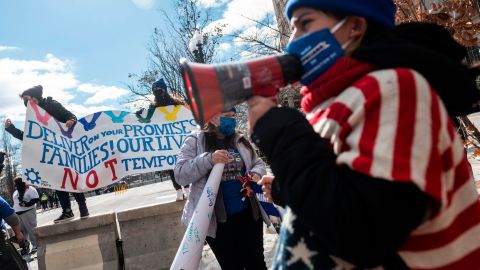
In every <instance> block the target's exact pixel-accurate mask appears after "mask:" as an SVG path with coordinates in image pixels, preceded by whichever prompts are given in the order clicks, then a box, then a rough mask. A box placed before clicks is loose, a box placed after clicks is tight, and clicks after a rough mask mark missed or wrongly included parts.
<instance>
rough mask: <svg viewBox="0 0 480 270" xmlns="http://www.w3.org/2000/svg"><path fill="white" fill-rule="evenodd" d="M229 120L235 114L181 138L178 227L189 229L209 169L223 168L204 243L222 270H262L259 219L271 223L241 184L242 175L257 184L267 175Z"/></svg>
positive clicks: (261, 162)
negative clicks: (185, 193)
mask: <svg viewBox="0 0 480 270" xmlns="http://www.w3.org/2000/svg"><path fill="white" fill-rule="evenodd" d="M234 116H235V111H230V112H226V113H223V114H222V115H220V116H217V117H215V118H214V119H213V120H211V121H210V122H209V123H208V124H207V126H206V127H205V128H204V129H203V130H202V131H198V130H197V131H193V132H192V133H191V134H190V135H189V136H187V138H185V141H184V144H183V146H182V148H181V150H180V154H179V157H178V161H177V164H176V166H175V176H176V178H177V181H178V183H179V184H180V185H187V184H191V193H190V196H189V197H188V199H187V202H186V204H185V209H184V211H183V215H182V223H183V225H184V226H188V224H189V222H190V219H191V218H192V215H193V212H194V211H195V208H196V206H197V203H198V200H199V198H200V196H201V194H202V191H203V189H204V186H205V184H206V181H207V178H208V175H209V173H210V170H211V169H212V167H213V165H214V164H217V163H225V167H224V171H223V175H222V180H221V182H220V188H219V191H218V195H217V197H216V198H217V199H216V201H215V206H214V209H215V210H214V214H213V216H212V217H211V219H210V224H209V227H208V231H207V238H206V241H207V243H208V244H209V245H210V247H211V248H212V251H213V253H214V254H215V257H216V258H217V260H218V263H219V264H220V266H221V268H222V269H255V270H256V269H258V270H260V269H267V268H266V264H265V260H264V255H263V222H262V219H263V220H264V221H265V222H266V223H267V224H270V221H269V218H268V216H266V214H265V212H264V211H263V209H262V207H260V204H259V202H258V200H257V198H256V196H248V195H247V194H246V193H245V192H244V187H245V186H242V182H241V181H240V180H242V178H243V177H244V176H246V175H250V176H251V177H252V179H253V181H258V180H260V178H261V176H263V175H265V174H266V168H265V163H264V162H263V161H262V160H261V159H260V158H259V157H258V156H257V155H256V153H255V151H254V149H253V147H252V145H251V144H250V143H249V142H248V140H247V139H246V138H245V137H243V135H241V134H240V133H238V132H236V131H235V126H236V120H235V118H234Z"/></svg>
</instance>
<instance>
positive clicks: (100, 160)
mask: <svg viewBox="0 0 480 270" xmlns="http://www.w3.org/2000/svg"><path fill="white" fill-rule="evenodd" d="M196 125H197V124H196V123H195V121H194V120H193V117H192V115H191V113H190V110H188V109H187V108H186V107H184V106H181V105H179V106H167V107H158V108H152V109H149V110H144V111H143V112H138V113H129V112H125V111H104V112H97V113H94V114H92V115H88V116H86V117H84V118H82V119H79V120H78V122H77V123H76V125H75V126H73V127H71V128H66V126H65V124H63V123H60V122H59V121H57V120H56V119H54V118H53V117H52V116H50V115H49V114H48V113H47V112H45V111H44V110H43V109H42V108H40V107H39V106H38V105H37V104H36V103H34V102H29V105H28V108H27V117H26V121H25V129H24V137H23V150H22V166H23V173H24V176H25V179H26V180H27V181H28V182H29V184H32V185H35V186H38V187H43V188H50V189H56V190H64V191H69V192H84V191H88V190H94V189H97V188H100V187H105V186H108V185H110V184H112V183H114V182H116V181H118V180H120V179H121V178H123V177H124V176H126V175H131V174H137V173H146V172H152V171H161V170H167V169H172V168H173V167H174V166H175V163H176V161H177V157H178V153H179V152H180V147H181V146H182V144H183V140H184V139H185V137H186V136H187V135H188V134H189V133H190V132H191V131H192V130H193V129H195V128H196Z"/></svg>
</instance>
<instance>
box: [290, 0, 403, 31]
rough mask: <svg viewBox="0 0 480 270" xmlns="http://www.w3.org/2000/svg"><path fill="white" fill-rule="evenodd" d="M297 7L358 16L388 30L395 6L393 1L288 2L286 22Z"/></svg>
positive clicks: (313, 0)
mask: <svg viewBox="0 0 480 270" xmlns="http://www.w3.org/2000/svg"><path fill="white" fill-rule="evenodd" d="M299 7H310V8H315V9H320V10H323V11H330V12H334V13H340V14H344V15H347V16H348V15H354V16H360V17H364V18H366V19H369V20H372V21H374V22H377V23H379V24H381V25H384V26H386V27H388V28H392V27H394V26H395V12H396V6H395V4H394V3H393V0H289V1H288V3H287V7H286V15H287V18H288V20H291V19H292V14H293V11H294V10H295V9H297V8H299Z"/></svg>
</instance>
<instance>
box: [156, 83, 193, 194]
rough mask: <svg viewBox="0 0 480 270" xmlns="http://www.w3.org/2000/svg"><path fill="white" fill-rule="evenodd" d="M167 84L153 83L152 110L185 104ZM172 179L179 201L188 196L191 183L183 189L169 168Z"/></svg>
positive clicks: (168, 171)
mask: <svg viewBox="0 0 480 270" xmlns="http://www.w3.org/2000/svg"><path fill="white" fill-rule="evenodd" d="M167 90H168V87H167V84H166V83H165V81H164V80H163V79H161V78H160V79H158V80H157V81H156V82H154V83H153V84H152V93H153V96H154V97H155V99H154V100H153V102H152V104H150V108H149V109H150V110H151V109H155V108H157V107H164V106H170V105H183V102H181V101H180V100H178V99H176V98H173V97H172V96H171V95H170V94H169V93H168V91H167ZM167 173H168V175H169V176H170V179H171V180H172V184H173V188H174V189H175V191H176V192H177V199H176V200H177V201H183V200H185V198H187V197H188V194H189V193H190V189H189V185H185V186H184V187H183V189H182V186H181V185H179V184H178V183H177V181H176V180H175V174H174V173H173V170H167Z"/></svg>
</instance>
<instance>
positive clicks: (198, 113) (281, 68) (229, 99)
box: [180, 54, 302, 126]
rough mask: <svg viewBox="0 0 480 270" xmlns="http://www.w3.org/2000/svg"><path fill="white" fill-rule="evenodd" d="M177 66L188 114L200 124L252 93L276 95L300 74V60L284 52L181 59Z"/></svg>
mask: <svg viewBox="0 0 480 270" xmlns="http://www.w3.org/2000/svg"><path fill="white" fill-rule="evenodd" d="M180 66H181V69H182V70H181V72H182V74H183V80H184V83H185V89H186V93H187V96H188V98H189V101H190V105H191V109H192V113H193V116H194V117H195V120H196V121H197V123H198V124H199V125H200V126H203V125H204V124H205V123H206V122H208V121H209V120H210V119H211V118H212V117H214V116H215V115H217V114H219V113H222V112H226V111H229V110H231V109H232V108H233V106H235V105H236V104H239V103H242V102H243V101H245V100H247V99H248V98H250V97H252V96H263V97H276V94H277V92H278V89H279V88H282V87H284V86H286V85H288V84H291V83H294V82H297V81H299V80H300V78H301V76H302V63H301V62H300V60H299V59H298V58H296V57H295V56H293V55H287V54H283V55H275V56H267V57H261V58H257V59H253V60H250V61H245V62H234V63H229V64H218V65H207V64H198V63H189V62H187V60H186V59H182V60H180Z"/></svg>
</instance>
